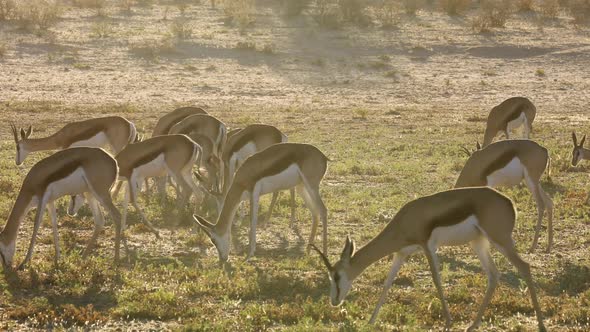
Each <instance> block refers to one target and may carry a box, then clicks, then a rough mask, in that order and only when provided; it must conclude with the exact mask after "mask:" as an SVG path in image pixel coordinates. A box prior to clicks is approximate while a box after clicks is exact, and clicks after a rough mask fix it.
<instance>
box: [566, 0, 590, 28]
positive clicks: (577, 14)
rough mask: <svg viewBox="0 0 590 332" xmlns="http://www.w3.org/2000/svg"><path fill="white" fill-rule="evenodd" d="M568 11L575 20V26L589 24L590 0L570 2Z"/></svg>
mask: <svg viewBox="0 0 590 332" xmlns="http://www.w3.org/2000/svg"><path fill="white" fill-rule="evenodd" d="M567 10H568V12H569V14H570V15H571V16H572V17H573V19H574V24H576V25H581V24H588V21H589V18H590V0H570V1H569V2H568V4H567Z"/></svg>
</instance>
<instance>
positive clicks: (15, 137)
mask: <svg viewBox="0 0 590 332" xmlns="http://www.w3.org/2000/svg"><path fill="white" fill-rule="evenodd" d="M10 130H11V131H12V136H14V141H15V142H16V143H18V130H17V129H16V126H15V125H14V123H11V124H10Z"/></svg>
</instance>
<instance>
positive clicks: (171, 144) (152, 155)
mask: <svg viewBox="0 0 590 332" xmlns="http://www.w3.org/2000/svg"><path fill="white" fill-rule="evenodd" d="M201 156H202V150H201V147H200V146H199V145H198V144H196V143H195V142H194V141H193V140H191V139H190V138H188V137H187V136H185V135H164V136H156V137H152V138H149V139H147V140H145V141H142V142H139V143H134V144H129V145H127V146H126V147H125V148H124V149H123V150H122V151H121V152H120V153H119V154H118V155H117V157H116V159H117V163H118V164H119V179H120V180H124V181H127V192H126V194H125V203H124V208H123V217H122V222H121V224H122V228H123V230H125V227H126V224H125V223H126V218H127V206H128V205H129V201H131V204H132V205H133V207H134V208H135V210H137V212H139V214H140V215H141V218H142V220H143V222H144V223H145V224H146V226H147V227H148V228H149V229H150V230H151V231H152V232H153V233H154V234H155V235H156V236H157V237H159V233H158V231H157V230H156V229H155V228H154V227H153V226H152V224H151V223H150V222H149V221H148V219H147V218H146V216H145V214H144V213H143V211H142V210H141V208H140V207H139V205H138V204H137V195H138V193H139V191H140V189H141V185H142V181H143V180H144V179H145V178H148V177H161V176H171V177H172V178H173V179H174V181H175V182H176V183H177V184H178V185H179V186H180V187H181V188H182V189H183V193H188V195H184V196H185V197H184V198H183V199H180V197H179V198H178V199H179V202H181V203H180V206H182V205H184V203H185V202H186V200H187V199H188V198H189V197H190V193H191V192H192V193H194V194H195V195H198V194H199V190H198V186H197V184H196V183H195V182H194V179H193V178H192V169H193V166H194V165H195V163H197V164H200V161H201Z"/></svg>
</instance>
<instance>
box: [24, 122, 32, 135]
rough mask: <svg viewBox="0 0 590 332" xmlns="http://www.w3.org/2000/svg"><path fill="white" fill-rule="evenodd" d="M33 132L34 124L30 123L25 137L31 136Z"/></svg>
mask: <svg viewBox="0 0 590 332" xmlns="http://www.w3.org/2000/svg"><path fill="white" fill-rule="evenodd" d="M32 133H33V125H30V126H29V129H27V132H26V133H25V138H29V136H31V134H32Z"/></svg>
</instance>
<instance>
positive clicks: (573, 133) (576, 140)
mask: <svg viewBox="0 0 590 332" xmlns="http://www.w3.org/2000/svg"><path fill="white" fill-rule="evenodd" d="M572 141H574V146H578V138H577V137H576V132H575V131H572Z"/></svg>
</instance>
